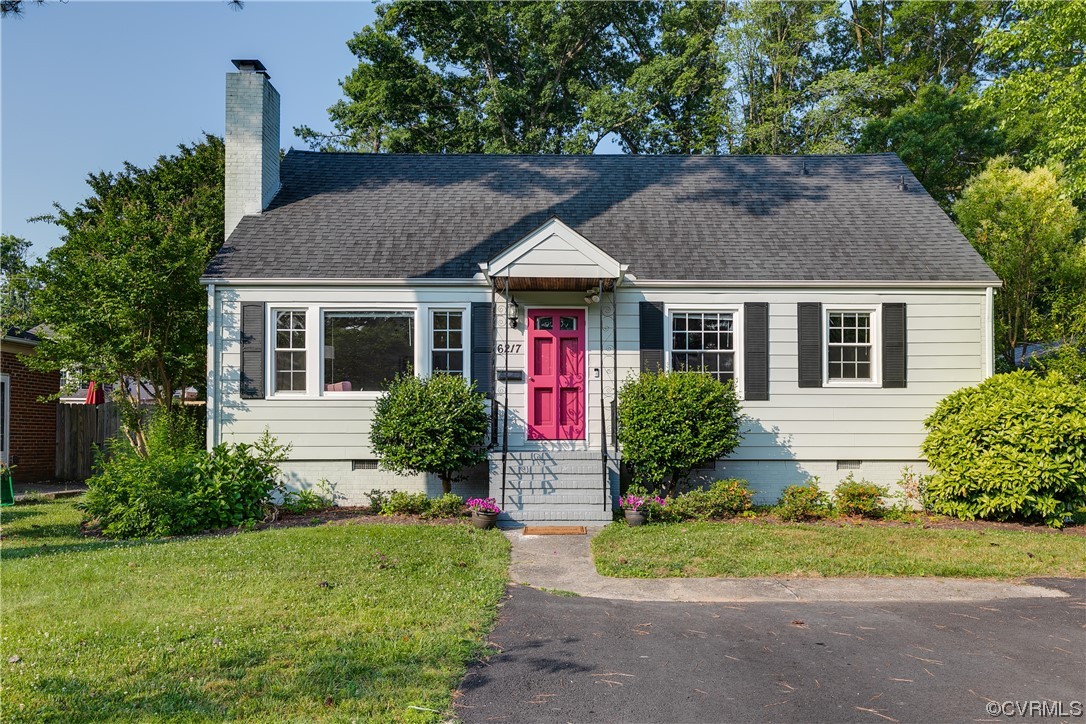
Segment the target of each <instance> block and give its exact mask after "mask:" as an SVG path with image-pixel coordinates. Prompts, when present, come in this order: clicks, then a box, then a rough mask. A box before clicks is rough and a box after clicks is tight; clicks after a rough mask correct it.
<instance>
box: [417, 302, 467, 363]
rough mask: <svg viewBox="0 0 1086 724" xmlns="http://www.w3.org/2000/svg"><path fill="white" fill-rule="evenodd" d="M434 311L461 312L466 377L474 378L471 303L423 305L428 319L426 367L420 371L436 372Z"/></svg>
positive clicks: (423, 312) (461, 339)
mask: <svg viewBox="0 0 1086 724" xmlns="http://www.w3.org/2000/svg"><path fill="white" fill-rule="evenodd" d="M434 312H460V319H461V320H462V322H461V323H462V324H463V332H462V334H461V336H460V343H461V344H462V345H463V347H462V350H463V353H464V379H465V380H469V381H470V380H472V379H473V378H472V376H471V329H472V327H471V305H470V304H426V305H423V306H422V307H421V313H422V316H423V318H424V319H425V320H426V330H425V333H424V335H423V339H424V340H425V342H426V344H425V348H424V350H423V360H424V365H425V366H424V367H423V366H420V367H418V369H419V371H420V372H425V374H426V375H428V376H429V375H433V374H434V354H433V352H434V349H433V344H434V329H433V327H434Z"/></svg>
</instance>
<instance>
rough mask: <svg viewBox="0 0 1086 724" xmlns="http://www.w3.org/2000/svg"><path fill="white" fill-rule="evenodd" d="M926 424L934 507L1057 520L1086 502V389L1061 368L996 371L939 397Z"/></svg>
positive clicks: (973, 514) (958, 513) (961, 513)
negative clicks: (1049, 371) (1047, 371)
mask: <svg viewBox="0 0 1086 724" xmlns="http://www.w3.org/2000/svg"><path fill="white" fill-rule="evenodd" d="M924 424H925V426H926V427H927V429H928V431H929V432H928V436H927V438H926V439H925V440H924V443H923V445H922V446H921V448H922V450H923V451H924V454H925V455H926V456H927V458H928V462H929V464H930V465H931V467H932V468H933V469H934V470H935V475H934V477H933V479H932V481H931V484H930V486H929V487H928V500H929V503H930V505H931V508H932V510H934V511H935V512H937V513H943V514H945V515H952V516H955V517H958V518H963V519H966V520H972V519H976V518H981V519H986V520H1021V521H1027V522H1043V523H1046V524H1048V525H1051V526H1057V527H1058V526H1061V525H1062V524H1063V521H1064V519H1065V518H1066V517H1067V516H1068V515H1069V514H1071V513H1074V512H1076V511H1078V510H1082V509H1083V507H1084V506H1086V388H1084V387H1081V386H1077V385H1072V384H1070V383H1069V382H1068V380H1066V379H1065V378H1064V377H1063V376H1062V375H1060V374H1058V373H1053V374H1050V375H1048V376H1047V377H1041V376H1039V375H1037V374H1035V373H1033V372H1028V371H1018V372H1014V373H1011V374H1004V375H996V376H995V377H992V378H990V379H988V380H987V381H985V382H983V383H981V384H980V385H977V386H976V387H967V388H965V389H962V390H958V391H957V392H955V393H953V394H951V395H949V396H948V397H946V398H945V399H943V400H942V401H941V402H940V403H939V405H938V407H936V409H935V412H933V413H932V414H931V416H930V417H928V419H927V420H926V421H925V422H924Z"/></svg>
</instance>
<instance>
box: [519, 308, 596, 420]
mask: <svg viewBox="0 0 1086 724" xmlns="http://www.w3.org/2000/svg"><path fill="white" fill-rule="evenodd" d="M584 322H585V318H584V310H583V309H529V310H528V439H529V440H583V439H584V430H585V380H584V377H585V369H584V363H585V359H584V348H585V331H584Z"/></svg>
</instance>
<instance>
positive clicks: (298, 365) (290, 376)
mask: <svg viewBox="0 0 1086 724" xmlns="http://www.w3.org/2000/svg"><path fill="white" fill-rule="evenodd" d="M273 377H274V379H275V391H276V392H305V312H304V311H301V310H287V311H277V312H275V372H274V375H273Z"/></svg>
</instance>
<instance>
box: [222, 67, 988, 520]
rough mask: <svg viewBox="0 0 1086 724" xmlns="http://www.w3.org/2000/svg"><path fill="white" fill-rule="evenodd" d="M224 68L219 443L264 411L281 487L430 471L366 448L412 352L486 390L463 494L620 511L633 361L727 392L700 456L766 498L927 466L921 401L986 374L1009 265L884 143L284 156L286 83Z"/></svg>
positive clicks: (595, 514) (421, 485)
mask: <svg viewBox="0 0 1086 724" xmlns="http://www.w3.org/2000/svg"><path fill="white" fill-rule="evenodd" d="M235 64H236V65H237V67H238V68H239V72H237V73H230V74H227V108H226V118H227V129H226V148H227V151H226V152H227V172H226V173H227V177H226V229H227V240H226V243H225V244H224V246H223V248H222V250H221V252H220V253H219V254H218V255H217V257H216V258H215V259H214V260H213V262H212V263H211V265H210V266H209V268H208V269H207V271H206V275H205V277H204V282H205V283H206V285H207V291H208V299H209V315H208V369H209V373H208V385H207V387H208V421H209V422H208V442H209V444H212V445H213V444H216V443H218V442H221V441H250V440H253V439H254V438H255V437H256V436H258V435H259V434H261V432H263V431H264V430H265V429H268V430H270V432H271V433H272V434H273V435H275V436H276V437H277V438H278V439H279V440H280V441H281V442H284V443H290V444H291V445H292V448H291V452H290V460H289V462H288V463H287V465H286V471H287V472H288V474H289V476H290V477H291V479H292V480H293V481H294V483H295V484H298V485H306V484H313V483H315V482H317V481H319V480H321V479H325V480H327V481H328V482H329V483H331V484H332V485H333V487H334V488H335V489H336V491H337V492H338V494H339V495H341V496H342V500H343V501H344V502H347V503H357V504H362V503H365V501H366V492H367V491H368V490H370V489H373V488H384V489H388V488H392V487H396V488H401V489H415V490H425V491H427V492H435V491H437V490H439V487H438V484H437V481H436V480H432V479H427V478H426V477H425V476H420V477H418V478H416V479H411V478H403V477H398V476H395V475H392V474H389V473H386V472H383V471H381V470H379V469H378V468H377V461H376V459H375V455H374V453H373V451H372V450H371V449H370V447H369V443H368V430H369V423H370V420H371V416H372V414H373V410H374V404H375V400H376V398H377V396H378V395H379V394H380V392H381V390H382V388H383V387H384V385H385V381H386V380H388V379H389V378H391V377H392V376H393V375H395V374H396V373H398V372H402V371H405V370H408V369H413V370H416V371H418V372H419V373H421V374H431V373H433V372H439V371H441V372H448V373H452V374H463V375H465V376H466V377H468V378H470V379H473V380H475V382H476V384H477V385H478V387H479V389H481V390H483V391H485V392H486V393H487V395H488V396H489V397H490V400H491V407H492V410H493V417H492V427H491V435H490V440H489V446H490V453H489V463H488V466H487V469H483V470H477V471H474V472H473V474H472V475H471V477H470V478H469V479H468V480H466V481H465V482H464V483H462V484H461V485H460V487H459V488H458V491H459V492H461V493H466V494H473V495H474V494H489V495H492V496H493V497H495V498H497V499H498V500H499V502H500V504H501V505H502V508H503V509H504V510H506V511H507V512H508V513H509V514H510V515H511V516H512V517H513V518H515V519H520V520H549V519H554V520H559V519H561V520H572V519H582V520H592V519H598V520H608V519H610V517H611V507H612V505H613V504H614V501H615V499H616V491H617V487H618V464H619V461H620V460H621V451H619V450H617V449H616V440H615V418H616V407H615V398H616V388H617V387H619V386H621V383H622V382H623V381H624V380H626V379H627V378H629V377H631V376H633V375H637V374H638V373H639V371H641V370H646V369H649V370H656V369H658V368H664V369H676V368H684V367H704V368H707V369H708V370H709V371H710V372H711V373H712V374H714V375H715V376H716V377H718V378H719V379H721V380H732V381H733V382H734V383H735V386H736V388H737V390H738V392H739V394H740V396H741V398H742V400H743V402H742V405H743V409H744V412H745V413H746V415H747V416H748V418H749V419H748V421H747V423H746V424H745V430H744V435H745V437H744V440H743V442H742V444H741V446H740V447H739V448H738V450H736V451H735V452H734V453H733V454H732V455H731V456H730V457H728V458H727V459H726V460H721V461H719V462H718V463H717V465H716V466H715V468H713V469H709V470H706V471H703V472H704V473H705V474H706V475H708V476H716V477H732V476H735V477H741V478H745V479H747V480H749V481H750V482H751V484H752V486H753V487H754V488H755V489H756V490H757V491H758V496H759V498H760V499H761V500H764V501H767V502H768V501H771V500H774V499H775V498H776V497H777V496H778V494H779V493H780V491H781V490H782V489H783V488H784V487H785V486H787V485H791V484H794V483H798V482H802V481H804V480H806V479H807V478H808V476H811V475H818V476H821V478H822V481H823V483H824V484H829V485H833V484H835V483H836V482H837V481H839V480H840V479H841V478H843V477H844V476H845V475H847V473H849V472H852V473H855V474H856V475H857V476H863V477H865V478H867V479H869V480H873V481H876V482H879V483H884V484H886V483H892V482H893V481H896V480H897V479H898V477H899V475H900V473H901V469H902V468H903V466H906V465H912V466H915V467H916V468H917V469H920V470H922V469H923V461H922V459H921V456H920V452H919V449H918V448H919V444H920V442H921V440H922V439H923V436H924V430H923V420H924V418H925V417H926V416H927V415H928V414H929V413H930V411H931V410H932V409H933V407H934V406H935V404H936V403H937V402H938V401H939V400H940V399H941V398H942V397H944V396H945V395H947V394H948V393H950V392H952V391H954V390H955V389H958V388H960V387H962V386H965V385H972V384H976V383H978V382H980V381H981V380H983V379H984V378H985V377H987V376H988V375H990V374H992V366H993V352H992V349H993V340H992V302H993V294H994V291H995V289H996V287H998V286H999V280H998V278H997V277H996V276H995V274H993V273H992V271H991V270H990V269H989V268H988V267H987V266H986V265H985V264H984V262H983V261H982V260H981V258H980V257H979V256H978V255H977V254H976V252H975V251H974V250H973V249H972V248H971V246H970V245H969V243H968V242H967V241H966V239H965V238H963V237H962V235H961V234H960V233H959V232H958V230H957V228H956V227H955V226H954V224H953V223H952V222H951V220H950V219H949V218H947V216H946V214H944V213H943V211H942V210H940V208H939V207H938V205H937V204H936V203H935V202H934V201H933V200H932V198H931V197H930V196H929V195H928V194H927V192H925V191H924V189H923V188H922V187H921V186H920V184H919V183H918V182H917V180H916V179H915V178H914V177H913V175H912V174H911V173H910V172H909V170H908V169H907V168H906V167H905V166H904V164H902V162H901V161H900V160H899V159H898V158H897V157H896V156H894V155H892V154H875V155H855V156H809V157H800V156H787V157H773V156H757V157H746V156H728V157H704V156H701V157H698V156H651V157H650V156H516V155H509V156H488V155H396V154H380V155H376V154H354V153H310V152H298V151H293V150H292V151H290V152H289V153H288V154H287V155H286V156H285V158H283V159H282V160H280V154H279V146H278V141H279V95H278V93H277V91H276V90H275V89H274V87H273V86H272V85H271V83H270V81H269V78H268V75H267V73H266V71H265V70H264V68H263V66H262V65H261V64H260V63H259V62H257V61H235ZM506 411H507V412H508V414H506Z"/></svg>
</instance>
